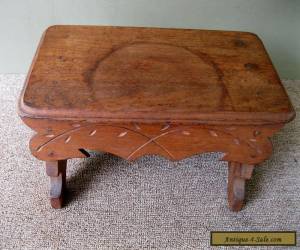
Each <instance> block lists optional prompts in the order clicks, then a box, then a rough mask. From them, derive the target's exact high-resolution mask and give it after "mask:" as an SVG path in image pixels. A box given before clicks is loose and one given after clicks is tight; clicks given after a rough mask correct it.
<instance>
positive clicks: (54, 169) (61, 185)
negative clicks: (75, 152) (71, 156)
mask: <svg viewBox="0 0 300 250" xmlns="http://www.w3.org/2000/svg"><path fill="white" fill-rule="evenodd" d="M66 168H67V160H59V161H46V173H47V175H48V176H50V202H51V206H52V207H53V208H61V207H62V206H63V198H64V191H65V188H66Z"/></svg>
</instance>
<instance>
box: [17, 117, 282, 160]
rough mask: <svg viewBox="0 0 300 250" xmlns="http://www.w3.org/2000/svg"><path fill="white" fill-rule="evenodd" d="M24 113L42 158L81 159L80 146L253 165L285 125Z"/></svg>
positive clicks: (135, 155) (134, 154)
mask: <svg viewBox="0 0 300 250" xmlns="http://www.w3.org/2000/svg"><path fill="white" fill-rule="evenodd" d="M36 120H37V119H31V118H23V121H24V122H25V123H26V124H27V125H28V126H29V127H31V128H32V129H34V130H36V131H37V134H36V135H35V136H34V137H33V138H32V139H31V141H30V149H31V152H32V154H33V155H34V156H35V157H37V158H38V159H40V160H44V161H53V160H63V159H69V158H82V157H86V156H87V154H86V153H85V150H83V149H90V150H97V151H105V152H110V153H112V154H115V155H118V156H120V157H122V158H124V159H127V160H134V159H136V158H138V157H140V156H143V155H146V154H156V155H161V156H164V157H166V158H168V159H170V160H180V159H183V158H186V157H189V156H192V155H194V154H199V153H204V152H223V153H225V155H224V157H223V158H222V159H223V160H226V161H234V162H240V163H247V164H257V163H260V162H262V161H264V160H265V159H267V158H268V157H269V156H270V154H271V153H272V144H271V142H270V140H269V137H270V136H272V135H273V134H274V133H275V132H276V131H278V130H279V129H280V128H281V127H282V126H283V125H282V124H276V125H263V126H262V125H261V126H228V125H223V126H221V125H180V124H170V123H165V124H140V123H131V124H120V123H106V124H105V123H90V122H82V121H76V122H75V121H57V120H48V119H38V120H39V122H38V124H37V123H36V122H37V121H36Z"/></svg>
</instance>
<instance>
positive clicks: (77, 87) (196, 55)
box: [19, 25, 295, 125]
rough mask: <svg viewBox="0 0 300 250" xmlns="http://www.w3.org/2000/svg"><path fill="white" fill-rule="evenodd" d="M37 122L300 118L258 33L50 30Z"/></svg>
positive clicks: (36, 63)
mask: <svg viewBox="0 0 300 250" xmlns="http://www.w3.org/2000/svg"><path fill="white" fill-rule="evenodd" d="M19 114H20V116H21V117H28V118H49V119H64V120H72V119H74V120H76V119H85V120H95V121H116V122H133V121H141V122H145V123H155V122H158V123H160V122H178V123H183V124H192V123H199V124H201V123H206V124H258V125H263V124H274V123H286V122H288V121H290V120H292V119H293V118H294V116H295V111H294V109H293V107H292V105H291V103H290V101H289V98H288V96H287V94H286V92H285V90H284V87H283V86H282V84H281V82H280V79H279V77H278V75H277V73H276V70H275V69H274V66H273V64H272V62H271V60H270V58H269V56H268V54H267V52H266V50H265V48H264V46H263V43H262V42H261V41H260V39H259V38H258V37H257V36H256V35H255V34H252V33H249V32H235V31H212V30H195V29H166V28H139V27H108V26H74V25H70V26H68V25H58V26H51V27H49V28H48V29H47V30H46V31H45V32H44V34H43V36H42V39H41V41H40V44H39V47H38V49H37V52H36V55H35V57H34V60H33V63H32V65H31V68H30V70H29V73H28V76H27V79H26V83H25V86H24V88H23V91H22V94H21V97H20V99H19Z"/></svg>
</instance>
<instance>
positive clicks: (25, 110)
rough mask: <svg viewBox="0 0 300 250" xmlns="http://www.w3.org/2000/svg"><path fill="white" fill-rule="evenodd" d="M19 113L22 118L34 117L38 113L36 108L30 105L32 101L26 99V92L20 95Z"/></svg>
mask: <svg viewBox="0 0 300 250" xmlns="http://www.w3.org/2000/svg"><path fill="white" fill-rule="evenodd" d="M17 113H18V115H19V117H20V118H23V117H29V118H34V117H36V116H37V115H38V111H37V110H36V108H34V107H33V106H31V105H30V103H28V102H26V101H25V100H24V93H22V94H21V95H20V98H19V100H18V105H17Z"/></svg>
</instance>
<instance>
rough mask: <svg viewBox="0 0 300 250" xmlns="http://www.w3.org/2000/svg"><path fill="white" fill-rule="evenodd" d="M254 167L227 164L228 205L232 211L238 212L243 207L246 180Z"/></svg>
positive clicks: (235, 163) (236, 163) (234, 163)
mask: <svg viewBox="0 0 300 250" xmlns="http://www.w3.org/2000/svg"><path fill="white" fill-rule="evenodd" d="M253 169H254V165H245V164H241V163H238V162H229V163H228V188H227V193H228V205H229V208H230V209H231V210H232V211H234V212H237V211H240V210H241V209H242V207H243V205H244V199H245V185H246V180H248V179H250V178H251V176H252V172H253Z"/></svg>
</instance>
